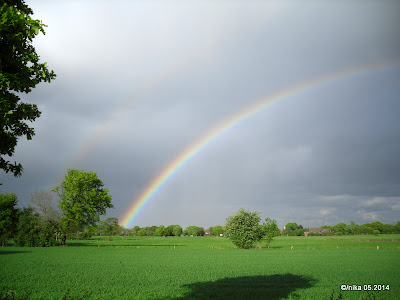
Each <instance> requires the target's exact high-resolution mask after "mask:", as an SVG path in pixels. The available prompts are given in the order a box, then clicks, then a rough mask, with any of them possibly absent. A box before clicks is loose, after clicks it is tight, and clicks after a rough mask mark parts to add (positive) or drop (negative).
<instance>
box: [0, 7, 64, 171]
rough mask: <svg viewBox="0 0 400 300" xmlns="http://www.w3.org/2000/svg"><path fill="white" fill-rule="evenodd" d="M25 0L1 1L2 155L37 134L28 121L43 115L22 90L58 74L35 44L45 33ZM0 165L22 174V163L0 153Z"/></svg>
mask: <svg viewBox="0 0 400 300" xmlns="http://www.w3.org/2000/svg"><path fill="white" fill-rule="evenodd" d="M32 14H33V11H32V9H30V8H29V7H28V6H27V5H26V4H25V3H24V1H23V0H14V1H2V2H1V4H0V16H1V18H0V155H2V156H3V155H8V156H13V155H14V152H15V146H16V145H17V140H18V138H19V137H21V136H26V138H27V139H28V140H31V139H32V136H34V135H35V131H34V129H33V128H31V127H29V126H28V124H27V123H26V121H34V120H35V119H36V118H38V117H39V116H40V111H39V110H38V108H37V106H36V105H35V104H28V103H23V102H20V97H19V93H29V92H31V90H32V89H33V88H34V87H35V86H36V85H37V84H38V83H40V82H42V81H44V82H50V81H51V80H52V79H54V78H55V77H56V75H55V73H54V72H53V71H49V69H48V68H47V65H46V63H41V62H39V55H38V54H37V53H36V50H35V48H34V47H33V45H32V41H33V39H34V38H35V37H36V35H38V34H39V32H42V33H43V34H45V31H44V27H45V26H46V25H44V24H43V23H42V22H41V21H40V20H34V19H32V18H31V15H32ZM0 169H3V170H4V171H5V172H6V173H8V172H10V171H11V172H12V173H13V174H14V176H21V174H22V171H23V168H22V165H21V164H20V163H17V162H15V161H14V163H11V162H10V161H7V160H6V159H4V158H3V157H1V156H0Z"/></svg>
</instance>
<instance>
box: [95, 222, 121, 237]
mask: <svg viewBox="0 0 400 300" xmlns="http://www.w3.org/2000/svg"><path fill="white" fill-rule="evenodd" d="M100 224H101V225H102V226H103V231H104V235H108V240H111V238H110V236H111V235H117V234H118V233H120V231H121V226H119V225H118V218H114V217H112V218H107V219H106V220H105V221H102V222H100Z"/></svg>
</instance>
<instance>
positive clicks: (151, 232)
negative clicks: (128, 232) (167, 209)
mask: <svg viewBox="0 0 400 300" xmlns="http://www.w3.org/2000/svg"><path fill="white" fill-rule="evenodd" d="M156 229H157V226H151V227H147V230H146V235H147V236H154V233H155V231H156Z"/></svg>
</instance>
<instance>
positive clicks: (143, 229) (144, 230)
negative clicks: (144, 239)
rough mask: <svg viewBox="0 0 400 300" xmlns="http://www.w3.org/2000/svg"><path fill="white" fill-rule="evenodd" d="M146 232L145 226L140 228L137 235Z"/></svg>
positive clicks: (142, 234) (144, 234)
mask: <svg viewBox="0 0 400 300" xmlns="http://www.w3.org/2000/svg"><path fill="white" fill-rule="evenodd" d="M146 232H147V230H146V228H140V229H139V231H138V233H137V235H138V236H146Z"/></svg>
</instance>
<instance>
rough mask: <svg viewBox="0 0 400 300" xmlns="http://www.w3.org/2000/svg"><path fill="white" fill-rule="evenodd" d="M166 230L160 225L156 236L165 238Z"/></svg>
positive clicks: (155, 233)
mask: <svg viewBox="0 0 400 300" xmlns="http://www.w3.org/2000/svg"><path fill="white" fill-rule="evenodd" d="M166 233H167V232H166V230H165V226H164V225H160V226H158V227H157V229H156V231H155V232H154V235H156V236H165V235H166Z"/></svg>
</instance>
